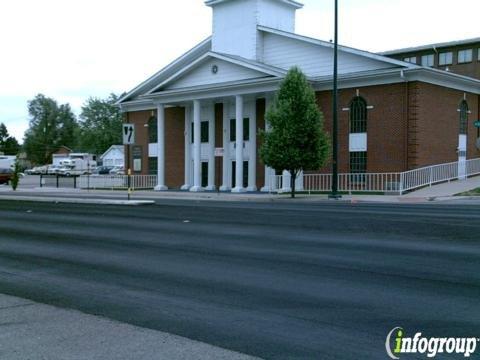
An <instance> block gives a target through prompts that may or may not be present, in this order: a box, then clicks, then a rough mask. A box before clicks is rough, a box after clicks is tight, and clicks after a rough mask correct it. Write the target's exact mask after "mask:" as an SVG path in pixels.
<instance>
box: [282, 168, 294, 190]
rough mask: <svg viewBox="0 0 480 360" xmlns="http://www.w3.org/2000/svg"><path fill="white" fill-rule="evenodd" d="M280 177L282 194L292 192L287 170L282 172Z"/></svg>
mask: <svg viewBox="0 0 480 360" xmlns="http://www.w3.org/2000/svg"><path fill="white" fill-rule="evenodd" d="M282 177H283V180H282V185H283V186H282V189H281V190H282V191H283V192H290V191H292V187H291V186H290V179H291V178H292V177H291V176H290V172H289V171H287V170H283V173H282Z"/></svg>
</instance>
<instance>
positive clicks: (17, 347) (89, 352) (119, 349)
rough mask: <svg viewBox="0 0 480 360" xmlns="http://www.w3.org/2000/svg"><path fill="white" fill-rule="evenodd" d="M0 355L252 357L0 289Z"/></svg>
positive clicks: (21, 358)
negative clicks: (21, 296) (20, 296)
mask: <svg viewBox="0 0 480 360" xmlns="http://www.w3.org/2000/svg"><path fill="white" fill-rule="evenodd" d="M0 328H1V329H2V331H1V332H0V358H2V359H9V360H17V359H18V360H25V359H29V360H40V359H42V360H43V359H48V360H60V359H62V360H63V359H70V360H77V359H78V360H80V359H85V360H87V359H88V360H97V359H98V360H110V359H111V360H123V359H125V360H130V359H136V360H142V359H145V360H147V359H148V360H152V359H158V360H163V359H165V360H180V359H182V360H185V359H196V360H197V359H199V360H202V359H205V360H207V359H225V360H226V359H229V360H230V359H234V360H237V359H238V360H248V359H254V358H253V357H250V356H247V355H243V354H240V353H236V352H233V351H229V350H225V349H222V348H218V347H215V346H212V345H209V344H205V343H201V342H198V341H193V340H189V339H186V338H183V337H180V336H176V335H171V334H168V333H164V332H160V331H155V330H149V329H144V328H140V327H136V326H132V325H128V324H123V323H119V322H116V321H112V320H108V319H105V318H101V317H97V316H92V315H86V314H83V313H80V312H78V311H74V310H64V309H60V308H56V307H53V306H49V305H43V304H38V303H35V302H32V301H29V300H24V299H20V298H16V297H12V296H7V295H0Z"/></svg>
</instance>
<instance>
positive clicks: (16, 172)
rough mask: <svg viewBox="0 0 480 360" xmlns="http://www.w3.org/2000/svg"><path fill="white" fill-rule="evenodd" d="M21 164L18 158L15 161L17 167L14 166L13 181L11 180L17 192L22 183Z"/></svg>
mask: <svg viewBox="0 0 480 360" xmlns="http://www.w3.org/2000/svg"><path fill="white" fill-rule="evenodd" d="M20 170H21V169H20V162H19V161H18V156H17V158H16V159H15V165H14V166H13V174H12V179H11V180H10V185H11V186H12V189H13V191H17V187H18V184H19V182H20Z"/></svg>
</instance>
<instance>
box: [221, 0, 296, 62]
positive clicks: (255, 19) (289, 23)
mask: <svg viewBox="0 0 480 360" xmlns="http://www.w3.org/2000/svg"><path fill="white" fill-rule="evenodd" d="M295 11H296V9H295V7H293V6H291V5H287V4H285V3H282V2H280V1H278V0H242V1H227V2H224V3H221V4H218V5H215V6H214V7H213V29H212V32H213V36H212V50H213V51H215V52H219V53H225V54H231V55H238V56H242V57H244V58H246V59H250V60H256V59H260V58H261V57H260V56H259V54H258V53H257V51H258V50H259V47H258V40H259V39H258V37H257V33H258V30H257V26H258V25H263V26H268V27H271V28H274V29H278V30H283V31H288V32H294V31H295Z"/></svg>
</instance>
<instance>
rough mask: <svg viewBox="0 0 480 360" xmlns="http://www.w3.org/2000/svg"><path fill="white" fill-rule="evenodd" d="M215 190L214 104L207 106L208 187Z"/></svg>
mask: <svg viewBox="0 0 480 360" xmlns="http://www.w3.org/2000/svg"><path fill="white" fill-rule="evenodd" d="M207 190H209V191H214V190H215V104H211V105H209V106H208V186H207Z"/></svg>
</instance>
